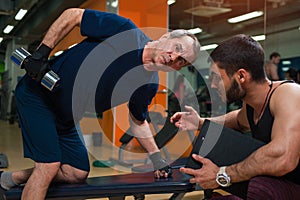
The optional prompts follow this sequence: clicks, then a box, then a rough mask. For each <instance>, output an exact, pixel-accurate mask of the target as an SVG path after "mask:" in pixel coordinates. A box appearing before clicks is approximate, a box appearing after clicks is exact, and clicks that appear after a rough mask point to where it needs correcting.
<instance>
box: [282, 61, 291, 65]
mask: <svg viewBox="0 0 300 200" xmlns="http://www.w3.org/2000/svg"><path fill="white" fill-rule="evenodd" d="M282 64H283V65H291V64H292V62H291V61H290V60H283V61H282Z"/></svg>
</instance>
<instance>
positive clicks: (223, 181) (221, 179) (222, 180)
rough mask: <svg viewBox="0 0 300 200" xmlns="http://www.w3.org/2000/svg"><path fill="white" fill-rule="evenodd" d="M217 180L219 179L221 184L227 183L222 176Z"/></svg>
mask: <svg viewBox="0 0 300 200" xmlns="http://www.w3.org/2000/svg"><path fill="white" fill-rule="evenodd" d="M218 181H219V183H220V184H222V185H226V184H227V183H228V181H227V179H226V178H224V177H219V178H218Z"/></svg>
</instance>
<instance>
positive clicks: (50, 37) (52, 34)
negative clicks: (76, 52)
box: [42, 8, 84, 49]
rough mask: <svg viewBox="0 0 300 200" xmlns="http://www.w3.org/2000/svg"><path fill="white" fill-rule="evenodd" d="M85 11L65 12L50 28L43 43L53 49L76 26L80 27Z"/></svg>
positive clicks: (77, 9) (73, 10) (71, 9)
mask: <svg viewBox="0 0 300 200" xmlns="http://www.w3.org/2000/svg"><path fill="white" fill-rule="evenodd" d="M83 12H84V9H80V8H70V9H67V10H65V11H64V12H63V13H62V14H61V15H60V16H59V17H58V18H57V19H56V20H55V21H54V23H53V24H52V25H51V26H50V28H49V29H48V31H47V33H46V35H45V37H44V39H43V41H42V43H43V44H45V45H47V46H48V47H50V48H51V49H53V48H54V47H55V46H56V45H57V44H58V43H59V42H60V41H61V40H62V39H63V38H64V37H65V36H66V35H67V34H68V33H69V32H70V31H71V30H72V29H73V28H74V27H75V26H80V23H81V19H82V15H83Z"/></svg>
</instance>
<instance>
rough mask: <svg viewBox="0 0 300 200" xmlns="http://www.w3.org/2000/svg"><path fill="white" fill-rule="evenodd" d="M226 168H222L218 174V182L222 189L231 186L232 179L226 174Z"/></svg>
mask: <svg viewBox="0 0 300 200" xmlns="http://www.w3.org/2000/svg"><path fill="white" fill-rule="evenodd" d="M225 169H226V167H220V169H219V172H218V173H217V177H216V181H217V183H218V184H219V185H220V186H222V187H229V186H230V185H231V182H230V177H229V176H228V174H226V171H225Z"/></svg>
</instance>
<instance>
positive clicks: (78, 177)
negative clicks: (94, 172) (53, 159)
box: [54, 164, 89, 183]
mask: <svg viewBox="0 0 300 200" xmlns="http://www.w3.org/2000/svg"><path fill="white" fill-rule="evenodd" d="M88 174H89V172H88V171H84V170H80V169H76V168H75V167H72V166H70V165H67V164H64V165H62V166H61V168H60V170H59V171H58V173H57V176H56V177H55V179H54V181H55V182H67V183H81V182H83V181H85V180H86V178H87V177H88Z"/></svg>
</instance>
